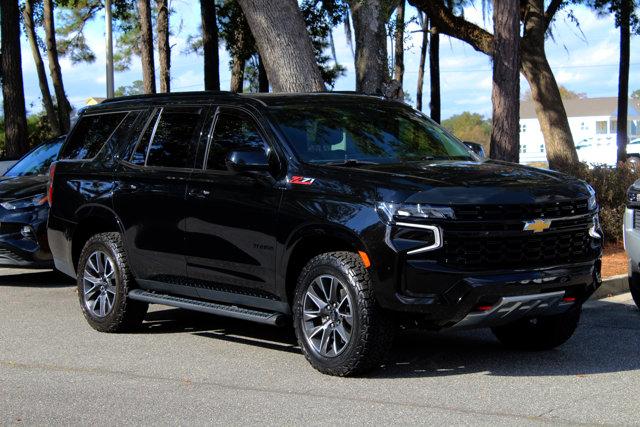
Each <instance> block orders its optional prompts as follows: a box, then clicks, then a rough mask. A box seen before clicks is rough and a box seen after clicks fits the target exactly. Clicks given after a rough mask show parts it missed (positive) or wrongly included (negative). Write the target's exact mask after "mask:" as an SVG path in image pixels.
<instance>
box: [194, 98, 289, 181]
mask: <svg viewBox="0 0 640 427" xmlns="http://www.w3.org/2000/svg"><path fill="white" fill-rule="evenodd" d="M211 108H212V109H215V113H214V115H213V121H212V123H211V128H210V129H209V135H208V137H207V147H206V149H205V152H204V159H203V162H202V167H201V168H198V170H201V171H203V172H206V173H211V174H215V175H233V174H234V172H231V171H225V170H218V169H208V166H209V150H210V148H211V144H212V143H213V135H214V133H215V129H216V125H217V124H218V120H219V118H220V113H221V112H224V111H225V110H226V111H228V110H236V111H241V112H243V113H245V114H247V115H248V116H249V117H250V118H251V119H252V120H253V123H254V124H255V125H256V128H257V130H258V134H259V135H260V137H261V138H262V141H263V142H264V143H265V144H266V146H267V148H268V149H269V153H270V154H271V153H272V154H273V155H275V156H276V158H277V160H278V163H281V161H280V155H278V151H277V150H276V149H275V147H274V143H273V142H271V141H270V138H269V137H268V136H267V135H268V133H267V132H266V130H265V129H264V126H263V125H262V123H261V122H260V119H259V117H257V116H256V115H255V114H254V113H253V112H251V111H249V110H248V109H246V108H243V107H240V106H237V105H225V104H221V105H216V106H213V105H212V106H211Z"/></svg>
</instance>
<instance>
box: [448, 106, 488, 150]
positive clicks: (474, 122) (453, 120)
mask: <svg viewBox="0 0 640 427" xmlns="http://www.w3.org/2000/svg"><path fill="white" fill-rule="evenodd" d="M442 125H443V126H444V127H445V128H446V129H448V130H449V131H451V133H453V134H454V135H455V136H457V137H458V138H460V139H461V140H463V141H471V142H478V143H480V144H482V145H483V146H484V149H485V151H486V152H487V153H489V143H490V141H491V120H490V119H487V118H485V117H484V116H482V115H481V114H477V113H470V112H468V111H465V112H463V113H460V114H456V115H455V116H451V117H449V118H448V119H446V120H444V121H443V122H442Z"/></svg>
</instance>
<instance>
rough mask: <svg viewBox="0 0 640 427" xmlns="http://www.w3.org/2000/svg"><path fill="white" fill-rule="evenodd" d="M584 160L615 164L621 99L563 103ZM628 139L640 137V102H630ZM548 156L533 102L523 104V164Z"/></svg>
mask: <svg viewBox="0 0 640 427" xmlns="http://www.w3.org/2000/svg"><path fill="white" fill-rule="evenodd" d="M563 103H564V107H565V110H566V111H567V117H568V118H569V126H570V127H571V133H572V135H573V140H574V141H575V144H576V148H577V150H578V157H579V158H580V160H581V161H583V162H587V163H594V164H610V165H614V164H615V162H616V128H617V117H618V99H617V98H616V97H607V98H584V99H566V100H564V101H563ZM628 117H629V119H628V122H629V139H631V140H633V139H635V138H638V137H639V136H640V102H639V101H638V100H633V99H630V100H629V116H628ZM546 160H547V154H546V150H545V145H544V138H543V136H542V132H541V131H540V124H539V123H538V118H537V116H536V113H535V109H534V106H533V102H531V101H524V102H521V103H520V163H539V162H546Z"/></svg>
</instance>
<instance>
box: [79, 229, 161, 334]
mask: <svg viewBox="0 0 640 427" xmlns="http://www.w3.org/2000/svg"><path fill="white" fill-rule="evenodd" d="M77 281H78V296H79V298H80V306H81V307H82V313H83V314H84V317H85V318H86V319H87V322H89V324H90V325H91V327H93V328H94V329H96V330H98V331H101V332H124V331H129V330H132V329H135V328H137V327H138V326H140V324H141V323H142V321H143V320H144V316H145V314H146V313H147V309H148V307H149V305H148V304H146V303H142V302H139V301H131V300H129V299H128V298H127V294H128V292H129V289H130V288H131V286H132V284H133V283H134V279H133V276H132V274H131V272H130V271H129V266H128V265H127V259H126V254H125V252H124V249H123V246H122V238H121V237H120V234H118V233H101V234H96V235H95V236H93V237H91V238H90V239H89V240H88V241H87V243H86V244H85V246H84V248H83V249H82V252H81V254H80V260H79V261H78V271H77Z"/></svg>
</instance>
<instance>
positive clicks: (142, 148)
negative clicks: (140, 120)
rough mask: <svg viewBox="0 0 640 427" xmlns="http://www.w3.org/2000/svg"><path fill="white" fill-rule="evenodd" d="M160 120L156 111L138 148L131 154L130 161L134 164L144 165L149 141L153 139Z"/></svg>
mask: <svg viewBox="0 0 640 427" xmlns="http://www.w3.org/2000/svg"><path fill="white" fill-rule="evenodd" d="M157 121H158V113H154V114H153V117H151V120H149V121H148V123H147V128H146V129H145V131H144V133H143V134H142V137H141V138H140V141H139V142H138V146H137V147H136V150H135V151H134V152H133V155H132V156H131V160H130V162H131V163H133V164H134V165H139V166H144V163H145V161H146V160H147V149H148V148H149V141H151V137H152V136H153V130H154V129H155V128H156V122H157Z"/></svg>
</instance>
